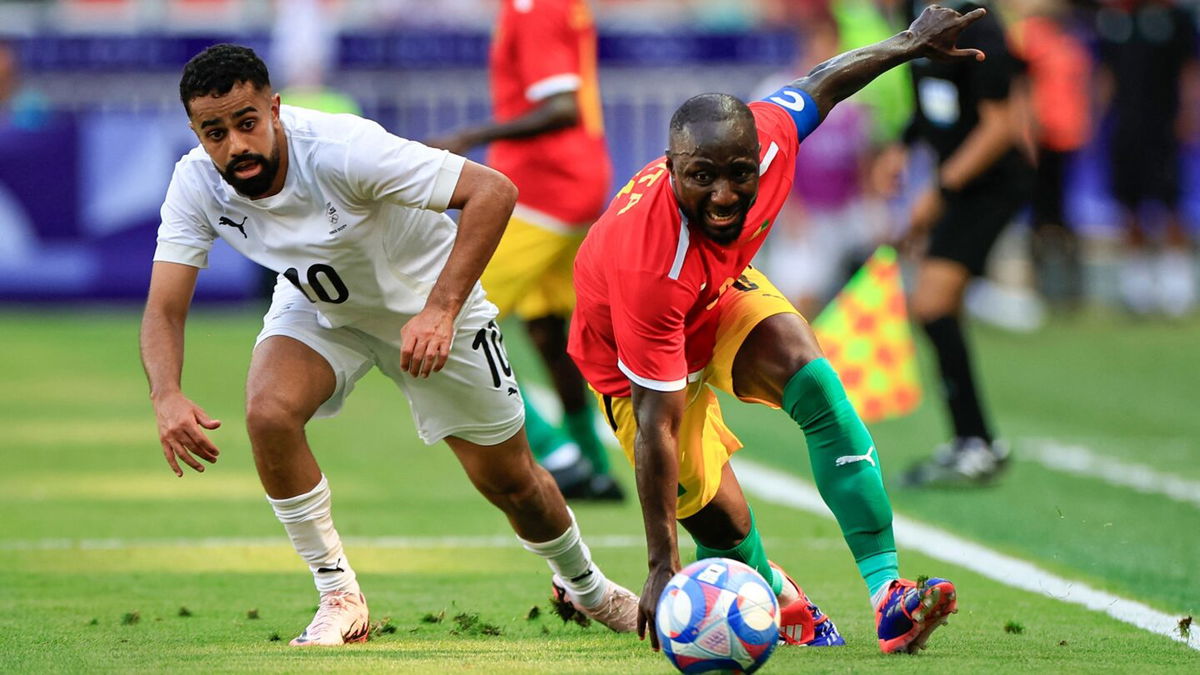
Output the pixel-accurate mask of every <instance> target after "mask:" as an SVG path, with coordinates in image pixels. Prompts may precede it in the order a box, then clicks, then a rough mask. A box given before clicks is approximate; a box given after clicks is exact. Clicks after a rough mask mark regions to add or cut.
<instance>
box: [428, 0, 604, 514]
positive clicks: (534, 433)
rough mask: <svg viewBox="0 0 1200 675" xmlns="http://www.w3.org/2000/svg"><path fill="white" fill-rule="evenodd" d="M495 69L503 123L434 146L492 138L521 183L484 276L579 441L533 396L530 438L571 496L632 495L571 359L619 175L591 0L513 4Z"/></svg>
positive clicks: (461, 150)
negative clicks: (587, 260)
mask: <svg viewBox="0 0 1200 675" xmlns="http://www.w3.org/2000/svg"><path fill="white" fill-rule="evenodd" d="M489 68H490V72H491V89H492V102H493V113H494V116H495V121H494V122H490V123H487V124H484V125H481V126H478V127H474V128H470V129H464V130H461V131H459V132H457V133H455V134H453V135H451V136H449V137H447V138H444V139H439V140H435V141H432V143H431V144H432V145H436V146H438V147H444V148H446V149H448V150H450V151H451V152H455V153H458V154H465V152H466V151H467V150H468V149H470V148H472V147H474V146H477V145H483V144H485V143H490V144H491V145H490V147H489V148H488V155H487V164H488V166H490V167H492V168H493V169H496V170H498V171H500V172H501V173H503V174H505V175H506V176H508V177H509V179H510V180H512V182H513V183H514V184H515V185H516V186H517V189H518V190H519V191H520V196H519V197H518V199H517V206H516V208H515V209H514V210H513V215H512V218H511V219H509V223H508V228H507V229H506V230H505V233H504V236H503V238H502V239H501V241H500V245H499V247H498V248H497V249H496V253H495V255H493V256H492V260H491V262H490V263H488V267H487V269H486V270H484V273H483V276H482V277H481V279H480V281H481V282H482V283H483V287H484V288H485V289H486V290H487V294H488V298H489V299H490V300H491V301H492V302H494V303H495V304H496V306H497V307H498V308H499V309H500V316H501V318H503V317H504V316H507V315H508V314H510V313H516V315H517V316H519V317H521V319H523V320H524V321H525V325H526V328H527V329H528V331H529V335H530V337H531V338H532V339H533V342H534V344H535V345H536V346H537V348H538V351H539V352H540V353H541V355H542V359H543V360H544V361H545V363H546V366H547V368H548V369H549V371H550V375H551V378H552V379H553V381H554V385H555V388H556V389H557V391H558V395H559V398H560V399H561V400H562V404H563V412H564V415H563V419H564V422H565V427H566V431H567V433H568V434H569V436H570V440H571V441H574V443H568V442H567V440H568V439H567V438H566V437H565V436H564V435H563V434H561V433H560V432H559V431H558V430H557V429H556V428H554V427H553V426H551V425H550V424H549V423H547V422H546V421H544V420H543V419H542V417H541V415H540V414H539V413H538V411H537V409H536V408H535V407H533V406H532V405H531V404H530V403H529V401H528V399H526V404H525V413H526V414H525V419H526V431H527V433H528V435H529V441H530V446H531V447H532V448H533V451H534V454H535V455H536V456H537V457H538V460H539V461H540V462H541V463H542V464H544V465H545V466H546V468H547V469H550V472H551V474H552V475H553V476H554V478H555V481H557V482H558V485H559V487H560V488H561V489H562V491H563V494H564V495H566V496H567V497H569V498H573V497H582V498H592V499H621V497H622V494H621V490H620V488H619V487H618V486H617V484H616V483H615V482H614V481H613V479H612V477H611V476H610V475H609V469H610V467H609V462H608V455H607V453H606V451H605V449H604V446H603V445H601V443H600V438H599V436H598V435H597V434H596V428H595V422H594V420H595V409H594V408H593V407H592V404H591V400H590V397H588V395H587V391H586V388H585V386H584V382H583V377H582V376H581V375H580V374H579V370H578V369H577V368H576V367H575V365H574V364H573V363H572V362H571V359H570V357H568V356H567V330H566V326H567V321H568V319H569V318H570V316H571V311H572V310H573V309H574V307H575V292H574V289H573V288H572V286H571V267H572V263H573V262H574V260H575V252H576V251H577V250H578V249H579V245H580V244H581V243H582V242H583V237H584V234H586V233H587V228H588V226H590V225H591V224H592V223H593V222H595V220H596V218H598V217H600V214H601V213H602V212H603V211H604V203H605V200H606V199H607V198H608V195H609V186H610V184H611V182H612V167H611V165H610V163H609V158H608V148H607V147H606V145H605V141H604V120H603V116H602V114H601V109H600V88H599V82H598V78H597V73H596V28H595V25H594V24H593V22H592V16H591V11H590V9H589V8H588V3H587V0H504V2H503V3H502V4H501V7H500V15H499V19H498V25H497V27H496V34H495V39H494V40H493V42H492V50H491V56H490V59H489ZM568 159H569V160H571V161H568ZM576 445H577V446H578V447H576ZM581 453H582V454H581Z"/></svg>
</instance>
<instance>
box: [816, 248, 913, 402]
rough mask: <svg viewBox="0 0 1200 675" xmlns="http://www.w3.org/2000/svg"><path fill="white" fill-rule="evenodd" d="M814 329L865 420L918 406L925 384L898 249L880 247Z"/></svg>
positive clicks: (819, 319) (820, 317)
mask: <svg viewBox="0 0 1200 675" xmlns="http://www.w3.org/2000/svg"><path fill="white" fill-rule="evenodd" d="M812 327H813V331H814V332H816V334H817V340H818V341H819V342H820V343H821V348H822V349H823V350H824V351H825V355H826V356H827V357H829V361H830V363H832V364H833V367H834V370H836V371H837V372H838V375H840V376H841V378H842V384H843V385H844V386H845V387H846V394H847V395H848V396H849V398H850V402H851V403H853V404H854V407H855V409H856V410H858V414H859V415H860V416H861V417H862V419H863V421H864V422H878V421H880V420H885V419H890V418H893V417H902V416H904V415H907V414H909V413H911V412H912V411H913V410H915V409H916V408H917V404H918V403H920V402H921V381H920V379H919V378H918V375H917V362H916V347H915V346H914V344H913V337H912V331H911V330H910V329H909V326H908V313H907V311H906V309H905V302H904V287H903V285H902V284H901V282H900V264H899V263H898V262H897V260H896V250H895V249H893V248H892V247H890V246H880V247H879V248H878V249H877V250H876V251H875V253H874V254H873V255H872V256H871V257H870V259H868V260H867V262H866V264H864V265H863V266H862V268H861V269H859V270H858V271H857V272H855V273H854V276H853V277H851V279H850V281H849V282H848V283H847V284H846V286H845V288H843V289H842V290H841V292H840V293H838V295H837V297H836V298H834V299H833V302H831V303H829V306H828V307H826V308H825V310H824V311H823V312H821V314H820V316H818V317H817V318H816V320H814V321H813V322H812Z"/></svg>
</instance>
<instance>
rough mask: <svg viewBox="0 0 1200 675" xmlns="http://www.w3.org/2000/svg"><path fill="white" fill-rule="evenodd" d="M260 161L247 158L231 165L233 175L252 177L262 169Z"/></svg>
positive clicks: (244, 177)
mask: <svg viewBox="0 0 1200 675" xmlns="http://www.w3.org/2000/svg"><path fill="white" fill-rule="evenodd" d="M262 168H263V167H262V163H261V162H259V161H258V160H256V159H247V160H245V161H242V162H238V163H237V164H234V165H233V175H235V176H237V177H238V178H241V179H243V180H244V179H246V178H253V177H254V176H257V175H258V174H259V172H261V171H262Z"/></svg>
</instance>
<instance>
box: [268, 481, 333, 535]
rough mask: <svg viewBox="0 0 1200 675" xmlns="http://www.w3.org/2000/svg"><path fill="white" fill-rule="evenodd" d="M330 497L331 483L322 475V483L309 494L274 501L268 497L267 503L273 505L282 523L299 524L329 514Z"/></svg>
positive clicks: (276, 515)
mask: <svg viewBox="0 0 1200 675" xmlns="http://www.w3.org/2000/svg"><path fill="white" fill-rule="evenodd" d="M330 497H331V495H330V492H329V481H328V480H326V478H325V474H321V480H320V482H318V483H317V486H316V487H314V488H313V489H311V490H309V491H308V492H305V493H304V494H302V495H296V496H295V497H286V498H284V499H272V498H271V497H270V496H268V497H267V501H268V502H270V503H271V508H272V509H274V510H275V517H276V518H278V519H279V521H280V522H282V523H299V522H302V521H305V520H313V519H316V518H320V517H321V516H323V515H325V514H327V513H329V505H330Z"/></svg>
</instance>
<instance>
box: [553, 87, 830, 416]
mask: <svg viewBox="0 0 1200 675" xmlns="http://www.w3.org/2000/svg"><path fill="white" fill-rule="evenodd" d="M788 91H791V90H788ZM805 96H807V95H805ZM810 100H811V99H810ZM814 108H815V105H812V104H811V103H809V104H808V105H806V106H805V110H810V109H814ZM750 109H751V111H753V113H754V119H755V123H756V124H757V126H758V138H759V143H760V145H761V148H762V149H761V154H760V159H759V172H760V179H759V190H758V199H757V200H756V201H755V203H754V206H752V207H751V208H750V212H749V214H748V215H747V218H746V224H745V227H744V229H743V230H742V233H741V236H740V237H739V238H738V240H737V241H736V242H734V243H733V244H731V245H728V246H722V245H720V244H717V243H716V242H714V241H712V240H710V239H709V238H708V237H706V236H705V235H704V234H703V233H701V232H700V231H698V230H697V231H693V230H692V229H691V228H689V227H688V224H687V221H686V219H685V218H684V217H683V214H682V213H681V212H680V210H679V206H678V205H677V204H676V201H675V194H674V192H673V191H672V189H671V185H670V179H669V176H668V173H667V168H666V159H665V158H663V159H659V160H657V161H655V162H654V163H652V164H650V165H649V166H647V167H645V168H644V169H642V170H641V171H640V172H638V174H637V175H636V176H634V178H633V180H631V181H629V183H628V184H627V185H626V186H625V187H624V188H623V189H622V190H621V192H620V193H619V194H618V195H617V197H616V198H615V199H614V200H613V202H612V204H610V205H609V207H608V210H607V211H606V212H605V213H604V215H603V216H601V218H600V220H599V221H597V223H596V225H595V226H593V227H592V229H591V231H590V232H589V233H588V236H587V239H586V240H585V241H584V243H583V246H582V247H581V248H580V250H579V254H578V256H576V258H575V292H576V296H577V306H576V309H575V316H574V317H573V319H572V321H571V338H570V346H569V349H568V351H569V352H570V354H571V356H572V357H573V358H574V359H575V362H576V363H577V364H578V365H579V369H580V371H581V372H582V373H583V375H584V377H585V378H586V379H587V381H588V382H589V383H590V384H591V385H592V387H594V388H595V389H596V390H597V391H599V392H600V393H602V394H609V395H611V396H628V395H629V382H630V381H633V382H637V383H638V384H639V385H641V386H643V387H647V388H649V389H656V390H659V391H677V390H679V389H683V388H684V386H685V384H686V382H687V379H688V377H689V376H691V377H693V378H695V377H698V376H699V373H700V372H701V371H702V370H703V369H704V367H705V366H706V365H708V362H709V361H710V360H711V358H712V355H713V348H714V344H715V341H716V333H717V314H718V313H717V312H715V311H713V310H714V308H715V307H716V306H717V303H718V301H719V300H720V298H721V296H722V295H723V294H724V293H725V292H726V291H727V290H728V289H729V288H730V287H731V286H732V285H733V284H734V283H735V282H736V281H737V279H738V277H739V276H740V275H741V274H742V272H743V271H744V270H745V269H746V267H747V266H748V265H749V264H750V260H751V258H753V257H754V254H755V253H757V252H758V249H759V248H760V247H761V246H762V243H763V240H764V239H765V238H766V235H767V233H768V232H769V231H770V229H771V225H772V223H773V221H774V219H775V217H776V216H777V215H778V214H779V209H780V207H781V206H782V205H783V202H784V201H785V200H786V199H787V196H788V193H789V192H790V191H791V188H792V177H793V175H794V173H795V156H796V149H797V147H798V146H799V141H800V139H801V138H802V137H803V135H807V133H808V132H809V131H811V128H804V129H801V131H798V130H797V127H798V123H797V121H796V120H794V119H793V115H794V114H796V113H795V112H793V111H789V110H787V109H786V108H784V107H782V106H780V105H776V104H773V103H768V102H756V103H752V104H750ZM811 117H812V122H810V123H808V126H811V127H813V128H815V126H816V124H815V121H816V116H815V110H814V111H813V114H812V115H811ZM801 132H802V133H801Z"/></svg>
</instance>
